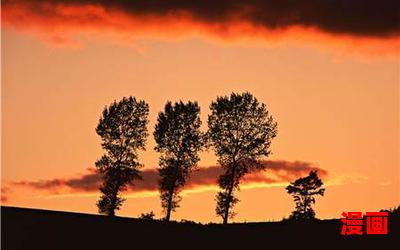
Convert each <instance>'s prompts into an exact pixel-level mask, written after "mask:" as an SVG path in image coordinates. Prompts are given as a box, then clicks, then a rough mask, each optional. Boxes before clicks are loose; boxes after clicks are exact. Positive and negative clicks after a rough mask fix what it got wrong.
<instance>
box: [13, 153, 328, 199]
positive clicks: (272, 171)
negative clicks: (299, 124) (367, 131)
mask: <svg viewBox="0 0 400 250" xmlns="http://www.w3.org/2000/svg"><path fill="white" fill-rule="evenodd" d="M263 164H265V165H266V167H267V170H266V171H260V172H253V173H250V174H248V175H246V176H245V177H244V179H243V181H242V185H246V184H254V183H264V184H272V183H283V182H291V181H293V180H295V179H297V178H299V177H301V176H304V175H307V174H308V173H309V172H310V171H311V170H318V173H319V174H320V175H321V176H322V177H325V176H326V175H327V171H325V170H323V169H321V168H318V167H315V166H313V165H312V164H311V163H307V162H300V161H295V162H288V161H263ZM221 173H222V169H221V168H220V167H218V166H208V167H199V168H198V170H197V171H195V172H193V173H192V175H191V176H190V179H189V181H188V183H187V185H186V186H185V188H184V189H185V190H194V189H201V188H202V187H208V186H217V178H218V176H219V175H220V174H221ZM142 177H143V180H136V181H135V182H134V183H133V184H132V185H130V186H129V187H128V190H127V192H130V193H132V192H133V193H135V192H146V191H150V192H152V191H157V190H158V172H157V170H156V169H147V170H144V171H143V172H142ZM100 184H101V178H100V175H99V174H98V173H97V172H96V171H95V170H94V169H92V168H91V169H89V173H86V174H83V175H80V176H78V177H74V178H56V179H49V180H38V181H18V182H13V183H10V185H11V186H15V187H24V188H30V189H35V190H40V191H45V192H49V193H56V194H59V193H74V192H79V193H85V192H96V191H98V189H99V187H100Z"/></svg>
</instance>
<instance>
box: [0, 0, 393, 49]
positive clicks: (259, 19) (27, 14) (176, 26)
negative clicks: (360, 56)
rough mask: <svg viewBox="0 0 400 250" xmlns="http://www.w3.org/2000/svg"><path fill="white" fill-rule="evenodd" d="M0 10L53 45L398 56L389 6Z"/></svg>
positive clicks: (92, 4)
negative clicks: (91, 40) (92, 41)
mask: <svg viewBox="0 0 400 250" xmlns="http://www.w3.org/2000/svg"><path fill="white" fill-rule="evenodd" d="M2 5H3V6H2V8H3V10H2V21H3V25H5V26H6V27H13V28H15V29H17V30H22V31H34V32H35V33H37V34H39V35H40V36H41V37H43V38H45V39H47V40H50V41H51V42H53V43H55V44H70V45H71V44H72V45H73V44H74V43H75V42H76V41H74V39H73V36H74V34H75V35H76V34H77V33H84V34H93V33H102V34H105V33H110V34H111V36H113V37H117V39H119V40H125V41H126V42H131V41H132V39H135V38H137V37H143V36H144V37H147V36H152V37H153V36H161V37H164V38H169V39H178V38H181V37H190V36H202V37H204V36H205V37H208V38H211V39H214V40H215V39H216V40H219V41H225V42H234V41H241V40H243V39H244V40H246V41H248V40H261V41H262V42H263V43H269V44H271V43H272V44H273V43H276V42H279V41H282V40H284V41H291V40H296V41H303V42H306V43H307V42H312V41H314V42H315V41H316V42H317V43H319V44H322V43H324V44H326V43H329V44H331V45H334V46H336V47H343V46H346V47H347V48H348V47H352V48H361V49H365V50H374V51H375V52H376V53H379V54H382V52H383V51H390V52H393V51H394V50H396V51H397V50H398V49H399V39H398V37H399V31H400V22H399V15H398V9H399V3H398V1H396V0H382V1H375V0H351V1H348V0H331V1H327V0H295V1H294V0H270V1H261V0H246V1H245V0H220V1H211V0H204V1H187V0H169V1H165V0H146V1H130V0H115V1H107V0H43V1H32V0H5V1H2ZM355 44H357V46H356V45H355ZM362 45H363V46H362ZM377 50H378V51H377Z"/></svg>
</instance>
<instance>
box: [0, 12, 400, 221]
mask: <svg viewBox="0 0 400 250" xmlns="http://www.w3.org/2000/svg"><path fill="white" fill-rule="evenodd" d="M19 10H20V9H19ZM78 10H80V11H81V12H79V11H76V10H75V9H73V8H72V9H71V11H72V13H73V14H71V15H77V13H82V9H78ZM83 10H84V12H83V13H87V12H85V11H87V9H83ZM10 13H11V14H10ZM33 14H34V13H33ZM33 14H32V13H26V12H22V14H21V13H20V14H19V15H26V16H32V15H33ZM92 14H93V13H92ZM108 14H109V13H108ZM110 15H111V14H110ZM112 17H113V18H115V16H112ZM120 18H121V19H111V20H117V21H118V22H123V23H129V22H132V20H131V19H129V22H128V21H125V22H124V19H123V17H120ZM126 18H130V17H126ZM17 19H18V18H15V16H13V14H12V12H5V14H4V13H3V26H2V191H4V192H3V195H4V198H6V199H4V200H3V203H4V204H6V205H12V206H22V207H37V208H46V209H56V210H66V211H79V212H89V213H96V212H97V208H96V206H95V202H96V200H97V198H98V197H99V194H98V193H97V192H95V191H90V192H83V191H82V192H77V191H73V192H72V191H71V190H66V189H60V190H56V191H54V190H38V189H34V188H29V187H27V186H23V185H15V182H21V181H31V182H34V181H39V180H53V179H68V178H78V177H79V176H81V175H83V174H87V173H89V170H88V168H92V167H93V166H94V162H95V160H96V159H97V158H98V157H99V156H100V155H101V154H102V150H101V147H100V140H99V138H98V136H97V135H96V133H95V130H94V129H95V126H96V124H97V122H98V119H99V117H100V114H101V111H102V109H103V108H104V106H105V105H108V104H109V103H110V102H112V101H113V100H115V99H120V98H122V97H123V96H129V95H133V96H136V97H137V98H140V99H144V100H146V101H147V102H148V103H149V104H150V117H149V118H150V124H149V130H150V132H151V133H152V130H153V128H154V122H155V120H156V116H157V113H158V112H159V111H160V110H162V108H163V105H164V104H165V102H166V101H167V100H171V101H175V100H180V99H182V100H197V101H198V102H199V104H200V106H201V109H202V110H201V117H202V121H203V125H204V126H203V129H205V128H206V126H205V122H206V118H207V115H208V105H209V104H210V103H211V101H212V100H214V99H215V98H216V96H218V95H224V94H229V93H230V92H232V91H237V92H242V91H250V92H252V93H253V94H254V95H255V96H256V97H257V98H258V99H259V100H260V101H262V102H264V103H266V104H267V106H268V108H269V110H270V112H271V114H272V115H273V117H274V118H275V119H276V121H277V122H278V130H279V131H278V136H277V137H276V138H275V139H274V141H273V142H272V148H271V149H272V155H271V157H269V159H270V160H274V161H277V160H281V161H287V162H295V161H301V162H306V163H307V164H310V165H312V166H313V167H317V168H320V169H323V170H325V171H327V175H326V176H324V181H325V183H326V185H327V191H326V195H325V196H324V197H322V198H318V199H317V203H316V206H315V207H316V211H317V216H318V217H321V218H330V217H339V216H340V214H341V212H342V211H348V210H354V211H363V212H366V211H376V210H379V209H381V208H388V207H393V206H395V205H398V204H399V203H400V181H399V176H400V169H399V166H400V162H399V161H400V159H399V153H400V152H399V138H400V135H399V59H398V58H399V57H398V56H399V51H398V48H399V46H398V45H399V42H398V41H399V40H398V37H395V36H394V37H393V36H391V37H384V38H380V37H378V38H377V37H359V36H358V35H357V36H352V35H348V34H344V35H343V34H340V35H337V34H332V33H329V32H323V31H318V30H315V29H309V28H301V27H300V28H298V27H291V28H289V29H285V30H283V31H282V30H279V31H276V30H275V31H267V30H262V32H261V31H257V32H255V31H254V30H253V31H252V32H251V33H243V34H242V35H240V34H241V33H240V32H239V33H236V32H234V37H237V38H238V39H233V38H232V37H230V38H229V39H226V38H227V37H226V36H224V34H225V33H223V34H222V35H221V34H219V33H215V32H212V31H210V30H209V26H208V25H204V24H201V23H196V22H194V21H193V20H192V21H191V23H190V24H188V23H187V22H188V21H187V20H186V21H185V22H184V24H182V23H180V25H181V26H180V27H181V28H182V27H183V29H182V30H179V32H178V31H177V30H174V29H171V27H174V26H173V25H176V24H175V23H176V22H174V21H173V20H174V18H172V19H171V20H172V21H171V24H173V25H172V26H168V25H167V26H168V27H169V28H170V30H169V29H166V30H163V27H164V26H161V24H157V22H154V23H152V24H151V25H150V24H146V25H145V24H143V25H142V26H143V27H144V28H143V29H141V27H142V26H141V23H140V22H137V23H134V24H135V25H134V26H127V27H128V28H126V29H125V28H121V29H116V28H115V27H114V26H112V25H106V26H104V32H101V31H102V29H101V28H100V29H99V27H98V26H97V25H93V23H95V24H96V22H90V25H88V24H87V23H83V24H82V26H84V28H82V29H80V28H79V25H76V24H75V25H72V24H71V23H68V21H67V22H65V21H64V22H63V25H61V24H60V23H57V20H56V21H54V22H53V23H46V20H47V19H45V18H42V17H41V16H37V17H36V18H35V19H32V20H35V21H32V22H26V23H24V19H23V18H22V19H21V18H19V21H18V22H17V21H15V20H17ZM140 20H141V21H143V20H142V19H140ZM140 20H139V21H140ZM153 20H156V19H153ZM47 21H49V20H47ZM24 24H25V25H24ZM44 24H46V25H44ZM157 25H159V26H161V27H159V26H157ZM118 27H120V26H118ZM201 27H203V28H201ZM204 27H205V28H204ZM234 27H236V28H237V27H238V26H234ZM159 31H160V32H159ZM54 32H56V33H54ZM178 33H179V34H178ZM255 33H256V34H255ZM54 34H58V35H60V34H61V35H63V36H58V38H60V39H61V38H62V39H61V40H57V39H55V40H54V39H50V40H49V39H48V38H49V37H52V38H54V37H55V36H54ZM127 35H129V39H124V38H125V37H127ZM49 41H50V42H49ZM57 41H73V43H62V44H60V43H57ZM324 41H326V42H324ZM61 45H62V46H61ZM153 147H154V140H153V138H152V137H151V136H150V137H149V140H148V145H147V150H146V152H143V153H142V154H141V155H140V159H141V160H142V162H143V163H144V165H145V169H154V168H156V166H157V162H158V155H157V153H155V152H154V150H153ZM215 164H216V158H215V156H214V155H213V153H212V152H211V151H210V152H204V153H202V158H201V162H200V164H199V165H200V166H203V167H207V166H213V165H215ZM270 173H271V175H273V172H270ZM268 174H269V172H268V170H267V172H266V176H268ZM286 185H287V182H276V183H270V184H268V183H261V182H258V183H253V184H246V185H244V186H243V188H242V190H241V191H240V193H239V198H240V200H241V202H240V203H239V204H238V205H237V207H236V209H235V210H236V212H238V215H237V217H236V218H235V220H234V221H244V220H247V221H260V220H278V219H281V218H282V217H284V216H287V215H288V214H289V213H290V212H291V210H292V209H293V202H292V200H291V197H290V196H289V195H287V194H286V193H285V190H284V187H285V186H286ZM216 190H217V189H216V187H215V186H202V187H198V188H193V189H190V190H188V191H187V192H185V193H184V198H183V201H182V203H181V207H180V208H179V209H178V211H177V212H176V213H174V214H173V216H172V217H173V218H174V219H182V218H185V219H191V220H195V221H202V222H208V221H219V218H217V217H216V216H215V212H214V208H215V201H214V196H215V193H216ZM28 194H29V195H28ZM126 197H127V198H128V199H127V201H126V202H125V203H124V204H123V207H122V209H121V210H120V212H119V213H118V214H119V215H124V216H138V215H139V214H140V213H142V212H148V211H150V210H154V211H155V212H156V215H157V216H158V217H160V216H162V211H161V207H160V201H159V198H158V194H157V193H156V192H141V193H137V192H136V193H135V192H133V191H130V192H128V193H127V194H126Z"/></svg>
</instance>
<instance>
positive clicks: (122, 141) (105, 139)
mask: <svg viewBox="0 0 400 250" xmlns="http://www.w3.org/2000/svg"><path fill="white" fill-rule="evenodd" d="M148 113H149V106H148V104H147V103H145V102H144V101H137V100H136V99H135V98H134V97H129V98H123V99H122V100H121V101H119V102H116V101H114V102H113V103H112V104H111V105H110V106H109V107H106V108H105V109H104V111H103V115H102V117H101V118H100V121H99V124H98V125H97V128H96V132H97V134H98V135H99V136H100V137H101V140H102V143H101V146H102V147H103V149H104V151H105V153H104V155H103V156H102V157H101V158H100V159H99V160H97V161H96V168H97V169H98V171H99V172H100V173H101V175H102V180H103V183H102V186H101V187H100V191H101V193H102V195H101V197H100V200H99V201H98V202H97V206H98V208H99V212H100V213H102V214H106V215H111V216H113V215H115V210H118V209H119V208H120V207H121V204H122V202H123V201H124V199H123V198H121V197H120V195H119V194H120V192H121V191H123V190H125V189H126V186H127V185H128V184H129V183H131V182H132V181H133V180H134V179H139V178H141V177H140V170H139V168H140V167H141V164H140V163H139V160H138V150H144V149H145V144H146V138H147V136H148V133H147V128H146V126H147V123H148V120H147V116H148Z"/></svg>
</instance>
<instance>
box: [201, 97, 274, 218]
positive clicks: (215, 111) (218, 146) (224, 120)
mask: <svg viewBox="0 0 400 250" xmlns="http://www.w3.org/2000/svg"><path fill="white" fill-rule="evenodd" d="M210 109H211V114H210V115H209V117H208V138H209V143H210V145H211V146H212V147H213V148H214V150H215V154H216V155H217V157H218V162H219V164H220V165H221V166H222V168H223V169H224V173H223V174H222V175H221V176H219V179H218V184H219V186H220V188H221V189H222V191H220V192H218V194H217V196H216V201H217V207H216V213H217V215H219V216H221V217H222V219H223V223H224V224H226V223H228V218H232V217H233V216H234V215H235V213H234V212H232V208H233V207H234V205H235V204H236V203H237V202H238V201H239V200H238V199H237V198H236V197H235V196H234V192H235V190H239V184H240V179H241V178H242V177H243V176H244V175H245V174H246V173H248V172H251V171H254V170H261V169H264V168H265V166H264V165H263V164H260V162H259V160H260V159H261V158H262V157H266V156H268V155H269V154H270V151H269V147H270V144H271V140H272V139H273V138H274V137H275V136H276V134H277V123H276V122H275V121H274V120H273V118H272V116H270V115H269V112H268V110H267V107H266V105H265V104H264V103H260V102H259V101H258V100H257V99H256V98H255V97H254V96H253V95H252V94H250V93H248V92H246V93H242V94H237V93H232V94H231V95H230V96H222V97H218V98H217V100H216V101H214V102H212V103H211V105H210Z"/></svg>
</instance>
